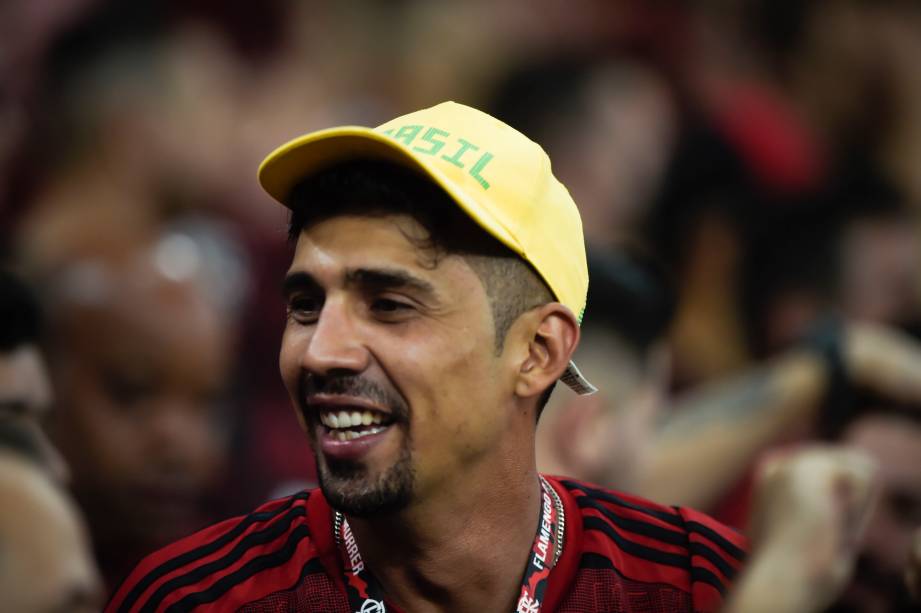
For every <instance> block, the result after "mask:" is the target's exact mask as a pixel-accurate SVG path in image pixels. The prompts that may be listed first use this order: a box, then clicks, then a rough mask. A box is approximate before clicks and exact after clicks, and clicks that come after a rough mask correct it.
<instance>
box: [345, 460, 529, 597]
mask: <svg viewBox="0 0 921 613" xmlns="http://www.w3.org/2000/svg"><path fill="white" fill-rule="evenodd" d="M488 483H489V485H488V487H483V488H480V491H476V490H473V491H471V489H469V488H463V489H464V490H465V493H464V495H460V494H458V489H449V488H445V490H446V491H445V492H443V495H441V496H438V497H434V498H432V499H430V500H426V501H425V502H424V503H419V504H415V505H411V506H410V507H408V508H407V509H406V510H404V511H402V512H400V513H399V514H396V515H394V516H392V517H388V518H382V519H378V518H375V519H357V518H350V519H349V525H350V526H351V528H352V531H353V533H354V534H355V538H356V541H357V543H358V547H359V550H360V551H361V554H362V557H363V558H364V560H365V562H366V564H367V565H368V568H369V569H370V570H371V572H372V573H373V574H374V576H375V577H376V578H377V579H378V580H379V581H380V582H381V584H382V586H383V588H384V591H385V593H386V594H387V596H388V598H389V599H390V600H392V601H393V602H394V603H395V604H397V605H398V606H400V607H401V608H402V609H403V610H406V611H413V613H416V612H419V611H455V612H461V611H470V612H476V613H481V612H482V611H503V610H504V611H508V610H514V608H515V602H516V600H517V598H518V594H519V591H520V588H521V578H522V576H523V574H524V570H525V566H526V564H527V560H528V555H529V552H530V550H531V546H532V544H533V542H534V537H535V534H536V530H537V523H538V517H539V515H540V504H541V503H540V498H541V497H540V481H539V479H538V475H537V470H536V468H534V466H533V465H532V466H530V467H529V468H528V470H527V471H526V474H525V475H522V474H521V473H518V474H517V475H515V476H513V477H510V478H508V479H500V480H496V479H495V478H493V480H491V481H488Z"/></svg>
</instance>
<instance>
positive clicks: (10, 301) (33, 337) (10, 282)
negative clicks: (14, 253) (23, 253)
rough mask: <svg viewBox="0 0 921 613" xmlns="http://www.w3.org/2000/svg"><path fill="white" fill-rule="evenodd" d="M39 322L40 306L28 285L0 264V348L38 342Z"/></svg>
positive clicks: (0, 350) (3, 350) (10, 347)
mask: <svg viewBox="0 0 921 613" xmlns="http://www.w3.org/2000/svg"><path fill="white" fill-rule="evenodd" d="M41 322H42V316H41V309H40V307H39V304H38V300H37V298H36V297H35V294H34V293H33V292H32V290H31V289H30V288H29V286H27V285H26V284H25V283H24V282H23V281H22V280H21V279H19V278H18V277H16V276H15V275H13V274H12V273H11V272H9V271H7V270H4V269H2V268H0V352H3V353H8V352H10V351H12V350H14V349H16V348H18V347H21V346H23V345H29V344H33V343H38V342H39V340H40V336H41V327H42V325H41Z"/></svg>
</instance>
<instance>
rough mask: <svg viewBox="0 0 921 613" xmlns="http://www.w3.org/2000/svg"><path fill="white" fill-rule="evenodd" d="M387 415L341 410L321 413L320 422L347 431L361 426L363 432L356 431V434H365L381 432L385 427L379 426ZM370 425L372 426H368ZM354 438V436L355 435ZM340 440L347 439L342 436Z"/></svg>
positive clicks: (331, 427) (333, 428) (330, 427)
mask: <svg viewBox="0 0 921 613" xmlns="http://www.w3.org/2000/svg"><path fill="white" fill-rule="evenodd" d="M384 419H385V416H383V415H381V414H380V413H374V412H371V411H363V412H361V413H359V412H358V411H352V412H346V411H339V412H338V413H320V423H321V424H323V425H324V426H326V427H327V428H329V429H330V430H342V431H343V432H345V431H346V429H347V428H357V427H361V428H363V430H361V432H360V433H359V432H355V434H356V436H361V435H365V434H368V433H374V432H380V431H381V430H383V429H384V428H381V427H378V426H380V424H382V423H383V421H384ZM368 426H372V427H371V428H368ZM353 438H354V437H353ZM340 440H345V439H342V438H341V437H340Z"/></svg>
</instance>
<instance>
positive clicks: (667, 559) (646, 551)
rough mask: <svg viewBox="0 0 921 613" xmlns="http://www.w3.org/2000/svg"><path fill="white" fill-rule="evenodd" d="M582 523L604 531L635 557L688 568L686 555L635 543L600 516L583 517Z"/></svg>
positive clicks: (587, 528) (592, 528) (683, 568)
mask: <svg viewBox="0 0 921 613" xmlns="http://www.w3.org/2000/svg"><path fill="white" fill-rule="evenodd" d="M582 525H583V526H584V527H585V529H586V530H597V531H598V532H602V533H604V534H605V535H606V536H607V537H608V538H610V539H611V540H612V541H614V543H615V544H616V545H617V546H618V547H619V548H620V549H621V550H622V551H624V552H625V553H629V554H630V555H632V556H636V557H637V558H642V559H644V560H648V561H649V562H654V563H656V564H662V565H664V566H673V567H675V568H680V569H682V570H688V556H687V555H681V554H677V553H667V552H665V551H659V550H658V549H653V548H652V547H647V546H645V545H641V544H640V543H635V542H633V541H631V540H629V539H626V538H624V537H623V536H621V535H620V534H618V533H617V531H616V530H615V529H614V528H613V526H611V524H609V523H608V522H606V521H605V520H603V519H602V518H600V517H585V518H584V519H583V520H582Z"/></svg>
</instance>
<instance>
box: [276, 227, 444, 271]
mask: <svg viewBox="0 0 921 613" xmlns="http://www.w3.org/2000/svg"><path fill="white" fill-rule="evenodd" d="M452 260H461V258H457V257H451V256H448V255H446V254H444V253H439V249H438V248H437V247H435V246H434V245H433V244H432V242H431V237H430V234H429V232H428V231H427V230H426V229H425V228H424V227H423V226H422V225H421V224H420V223H419V222H418V221H416V220H415V219H414V218H412V217H411V216H409V215H402V214H382V215H368V216H365V215H342V216H337V217H331V218H328V219H323V220H321V221H318V222H316V223H314V224H311V225H310V226H308V227H306V228H304V229H303V230H302V231H301V233H300V235H299V236H298V239H297V243H296V246H295V252H294V257H293V259H292V262H291V268H290V270H289V272H297V271H302V270H305V269H306V270H312V269H317V270H318V271H319V270H322V269H324V268H329V269H343V270H344V269H351V268H362V267H372V266H373V267H381V266H384V267H400V268H405V269H406V270H410V271H413V272H414V273H415V274H417V275H421V276H430V275H433V274H437V273H438V272H439V270H438V269H441V268H444V267H443V266H442V264H443V263H445V262H447V261H452ZM448 268H450V266H449V267H448Z"/></svg>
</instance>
